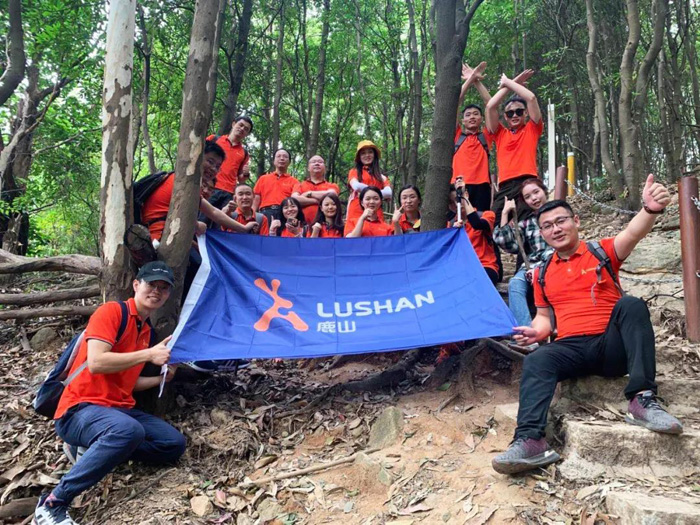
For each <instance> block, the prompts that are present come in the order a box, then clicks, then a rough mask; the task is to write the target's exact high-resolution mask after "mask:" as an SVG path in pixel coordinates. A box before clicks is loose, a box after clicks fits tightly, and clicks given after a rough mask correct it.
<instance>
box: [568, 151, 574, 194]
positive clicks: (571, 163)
mask: <svg viewBox="0 0 700 525" xmlns="http://www.w3.org/2000/svg"><path fill="white" fill-rule="evenodd" d="M575 165H576V157H574V152H573V151H570V152H569V153H567V154H566V166H567V170H568V179H567V180H568V182H569V184H568V187H569V191H568V192H567V195H568V196H569V197H573V195H574V185H575V184H576V170H575Z"/></svg>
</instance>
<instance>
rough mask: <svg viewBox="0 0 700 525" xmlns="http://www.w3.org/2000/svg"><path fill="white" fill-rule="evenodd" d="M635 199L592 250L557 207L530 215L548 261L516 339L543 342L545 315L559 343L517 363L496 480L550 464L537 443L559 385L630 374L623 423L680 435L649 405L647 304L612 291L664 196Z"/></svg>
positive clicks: (650, 182) (657, 189)
mask: <svg viewBox="0 0 700 525" xmlns="http://www.w3.org/2000/svg"><path fill="white" fill-rule="evenodd" d="M642 199H643V203H644V207H643V209H642V210H641V211H640V212H639V213H638V214H637V215H636V216H635V217H634V218H633V219H632V220H631V221H630V222H629V224H628V225H627V227H626V228H625V229H624V230H623V231H622V232H621V233H619V234H618V235H617V236H615V237H614V238H607V239H602V240H601V241H599V243H588V244H587V243H586V242H584V241H582V240H581V239H580V238H579V226H580V222H579V218H578V216H577V215H575V214H574V212H573V211H572V209H571V207H570V206H569V205H568V204H567V203H566V202H564V201H560V200H555V201H551V202H548V203H546V204H544V205H543V206H542V207H541V208H540V209H539V210H538V212H537V221H538V224H539V227H540V232H541V233H542V236H543V237H544V239H545V241H547V244H549V245H550V246H551V247H552V248H554V250H555V253H554V254H553V255H552V256H551V258H550V259H549V260H548V261H546V262H545V263H544V264H543V265H542V266H540V267H539V268H538V270H537V272H536V273H535V275H534V278H533V283H534V288H535V305H536V306H537V315H536V317H535V319H533V321H532V325H531V326H518V327H516V328H515V331H516V332H517V333H518V335H516V336H515V338H516V340H517V341H518V342H519V344H525V345H529V344H532V343H535V342H540V341H543V340H544V339H545V338H547V337H548V336H549V335H550V334H551V332H552V323H551V321H550V313H552V312H553V313H554V317H555V319H556V323H557V330H558V337H557V339H556V340H555V341H554V342H553V343H551V344H547V345H544V346H540V347H539V349H537V350H536V351H535V352H533V353H532V354H530V355H528V356H527V357H526V358H525V362H524V364H523V375H522V379H521V381H520V407H519V410H518V421H517V428H516V430H515V438H514V441H513V442H512V443H511V445H510V447H509V448H508V450H506V451H505V452H504V453H502V454H500V455H498V456H496V457H495V458H494V459H493V461H492V465H493V468H494V469H495V470H496V471H497V472H500V473H502V474H514V473H516V472H522V471H525V470H530V469H533V468H537V467H543V466H545V465H549V464H550V463H553V462H555V461H557V460H558V459H559V455H558V454H557V453H556V452H555V451H554V450H552V449H551V448H550V447H549V445H548V444H547V442H546V441H545V439H544V434H545V425H546V423H547V412H548V410H549V405H550V403H551V401H552V397H553V395H554V389H555V388H556V386H557V383H558V382H559V381H563V380H565V379H571V378H575V377H582V376H587V375H594V374H595V375H600V376H606V377H612V376H618V377H619V376H623V375H625V374H629V382H628V384H627V387H626V388H625V397H626V398H627V399H628V400H629V408H628V414H627V417H626V418H625V419H626V421H627V422H628V423H631V424H634V425H639V426H642V427H646V428H648V429H649V430H653V431H655V432H664V433H668V434H680V433H681V432H683V427H682V425H681V423H680V422H679V421H678V420H677V419H676V418H675V417H673V416H671V415H670V414H668V413H667V412H666V411H665V410H664V409H663V408H662V407H661V406H660V405H659V403H658V402H657V399H656V383H655V382H654V379H655V375H656V357H655V349H654V331H653V329H652V326H651V320H650V318H649V311H648V310H647V307H646V304H645V303H644V301H642V300H641V299H638V298H636V297H631V296H623V295H622V293H621V288H620V287H619V283H618V281H617V272H618V270H619V269H620V266H621V265H622V262H623V261H624V260H625V259H626V258H627V256H629V254H630V253H631V252H632V250H633V249H634V247H635V246H636V245H637V243H639V241H641V240H642V239H643V238H644V237H645V236H646V235H647V234H648V233H649V232H650V231H651V228H652V226H653V225H654V221H655V219H656V216H657V215H658V214H659V213H661V212H662V211H663V210H664V208H665V207H666V206H667V205H668V203H669V201H670V195H669V193H668V190H666V188H664V187H663V186H662V185H660V184H658V183H654V178H653V176H652V175H649V177H648V178H647V181H646V184H645V186H644V191H643V193H642ZM596 252H597V253H598V256H596ZM540 274H543V275H540Z"/></svg>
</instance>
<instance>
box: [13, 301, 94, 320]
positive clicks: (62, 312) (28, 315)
mask: <svg viewBox="0 0 700 525" xmlns="http://www.w3.org/2000/svg"><path fill="white" fill-rule="evenodd" d="M98 306H99V305H97V304H93V305H90V306H52V307H50V308H38V309H30V310H0V321H7V320H8V319H36V318H37V317H66V316H72V315H79V316H81V317H87V316H89V315H92V314H93V313H94V312H95V310H97V307H98Z"/></svg>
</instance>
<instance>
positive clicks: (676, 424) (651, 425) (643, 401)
mask: <svg viewBox="0 0 700 525" xmlns="http://www.w3.org/2000/svg"><path fill="white" fill-rule="evenodd" d="M625 421H627V422H628V423H630V424H632V425H638V426H640V427H644V428H648V429H649V430H653V431H654V432H662V433H664V434H682V433H683V425H681V422H680V421H678V420H677V419H676V418H675V417H673V416H672V415H671V414H669V413H668V412H666V410H664V408H663V407H662V406H661V405H660V404H659V402H658V400H657V398H656V395H655V394H654V392H652V391H651V390H646V391H644V392H640V393H638V394H637V395H635V396H634V397H633V398H632V399H631V400H630V403H629V407H628V408H627V415H626V416H625Z"/></svg>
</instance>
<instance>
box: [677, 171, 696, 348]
mask: <svg viewBox="0 0 700 525" xmlns="http://www.w3.org/2000/svg"><path fill="white" fill-rule="evenodd" d="M698 202H700V201H698V179H697V177H695V175H691V176H683V177H681V178H680V180H679V181H678V204H679V208H680V216H681V257H682V260H683V294H684V297H685V299H684V300H685V331H686V335H687V337H688V340H689V341H691V342H694V343H697V342H699V341H700V278H698V271H700V210H698V207H697V203H698Z"/></svg>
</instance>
